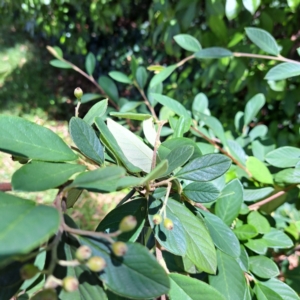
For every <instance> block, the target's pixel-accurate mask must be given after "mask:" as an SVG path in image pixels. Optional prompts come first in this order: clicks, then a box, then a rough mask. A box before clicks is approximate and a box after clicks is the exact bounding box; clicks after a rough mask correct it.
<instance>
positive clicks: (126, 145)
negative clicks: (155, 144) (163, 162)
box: [107, 119, 153, 173]
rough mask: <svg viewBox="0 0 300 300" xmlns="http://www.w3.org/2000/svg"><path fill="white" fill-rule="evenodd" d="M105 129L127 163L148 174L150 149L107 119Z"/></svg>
mask: <svg viewBox="0 0 300 300" xmlns="http://www.w3.org/2000/svg"><path fill="white" fill-rule="evenodd" d="M107 127H108V129H109V131H110V132H111V133H112V135H113V136H114V138H115V139H116V141H117V143H118V145H119V147H120V148H121V149H122V151H123V153H124V155H125V157H126V158H127V159H128V161H129V162H131V163H132V164H133V165H134V166H136V167H138V168H140V169H142V170H143V171H144V172H146V173H149V172H150V170H151V163H152V156H153V151H152V149H150V148H149V147H148V146H147V145H146V144H144V143H143V142H142V141H141V140H140V139H139V138H138V137H137V136H136V135H135V134H134V133H132V132H131V131H129V130H128V129H126V128H125V127H123V126H121V125H120V124H118V123H116V122H115V121H113V120H112V119H107Z"/></svg>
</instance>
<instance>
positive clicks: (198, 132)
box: [191, 127, 252, 178]
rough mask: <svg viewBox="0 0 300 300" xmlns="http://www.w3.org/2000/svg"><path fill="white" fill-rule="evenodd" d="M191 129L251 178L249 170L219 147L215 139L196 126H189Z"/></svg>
mask: <svg viewBox="0 0 300 300" xmlns="http://www.w3.org/2000/svg"><path fill="white" fill-rule="evenodd" d="M191 130H193V131H195V132H196V133H197V134H199V135H200V136H201V137H202V138H204V139H205V140H206V141H207V142H209V143H210V144H212V145H213V146H214V147H215V148H216V149H218V150H219V151H220V152H222V153H223V154H224V155H226V156H228V157H229V158H230V159H231V160H232V162H234V163H235V164H236V165H237V166H239V167H240V168H241V169H242V170H244V171H245V172H246V173H247V175H248V176H249V177H250V178H251V177H252V174H251V173H250V171H249V170H248V169H247V168H246V167H245V166H243V165H242V164H241V163H240V162H239V161H238V160H237V159H235V158H234V157H233V156H232V155H231V154H230V153H229V152H227V151H226V150H224V149H223V148H222V147H220V146H219V145H218V144H217V143H216V142H215V141H213V140H212V139H210V138H209V137H207V136H206V135H205V134H203V133H202V132H201V131H199V130H198V129H197V128H195V127H191Z"/></svg>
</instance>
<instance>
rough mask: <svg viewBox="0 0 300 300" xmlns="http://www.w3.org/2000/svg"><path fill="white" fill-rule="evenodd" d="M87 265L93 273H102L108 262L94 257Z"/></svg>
mask: <svg viewBox="0 0 300 300" xmlns="http://www.w3.org/2000/svg"><path fill="white" fill-rule="evenodd" d="M86 265H87V267H88V268H89V269H90V270H91V271H93V272H101V271H102V270H103V269H104V268H105V267H106V262H105V260H104V259H103V258H102V257H99V256H93V257H91V258H90V259H89V260H88V262H87V263H86Z"/></svg>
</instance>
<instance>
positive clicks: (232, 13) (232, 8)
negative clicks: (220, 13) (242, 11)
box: [225, 0, 239, 21]
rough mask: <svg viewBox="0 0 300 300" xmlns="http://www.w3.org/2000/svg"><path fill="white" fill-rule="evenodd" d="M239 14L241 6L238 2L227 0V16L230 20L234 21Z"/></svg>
mask: <svg viewBox="0 0 300 300" xmlns="http://www.w3.org/2000/svg"><path fill="white" fill-rule="evenodd" d="M238 12H239V4H238V2H237V0H226V4H225V14H226V17H227V19H228V20H230V21H231V20H233V19H234V18H235V17H236V16H237V14H238Z"/></svg>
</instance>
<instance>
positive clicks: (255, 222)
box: [247, 211, 271, 234]
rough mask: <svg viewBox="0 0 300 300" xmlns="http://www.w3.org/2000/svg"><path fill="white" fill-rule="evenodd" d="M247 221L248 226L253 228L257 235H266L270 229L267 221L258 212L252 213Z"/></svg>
mask: <svg viewBox="0 0 300 300" xmlns="http://www.w3.org/2000/svg"><path fill="white" fill-rule="evenodd" d="M247 221H248V224H249V225H252V226H254V227H255V228H256V229H257V231H258V232H259V233H262V234H263V233H268V232H269V231H270V229H271V227H270V224H269V222H268V220H267V219H266V218H265V217H264V216H263V215H261V214H260V213H259V212H258V211H252V212H251V213H250V214H249V215H248V217H247Z"/></svg>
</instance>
